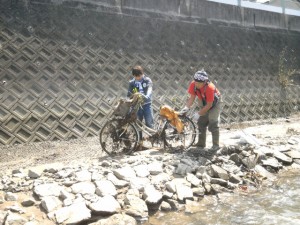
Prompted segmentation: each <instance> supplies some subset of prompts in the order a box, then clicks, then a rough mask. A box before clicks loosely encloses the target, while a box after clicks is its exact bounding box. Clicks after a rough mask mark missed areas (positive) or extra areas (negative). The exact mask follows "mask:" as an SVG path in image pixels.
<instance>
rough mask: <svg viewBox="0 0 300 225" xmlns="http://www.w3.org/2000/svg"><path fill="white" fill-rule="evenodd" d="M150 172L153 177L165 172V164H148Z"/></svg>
mask: <svg viewBox="0 0 300 225" xmlns="http://www.w3.org/2000/svg"><path fill="white" fill-rule="evenodd" d="M148 170H149V172H150V174H151V175H157V174H159V173H162V172H163V163H161V162H153V163H150V164H148Z"/></svg>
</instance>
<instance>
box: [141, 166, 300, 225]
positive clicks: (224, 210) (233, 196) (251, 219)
mask: <svg viewBox="0 0 300 225" xmlns="http://www.w3.org/2000/svg"><path fill="white" fill-rule="evenodd" d="M205 202H206V203H205V204H201V205H199V206H197V207H196V211H197V212H195V213H184V212H170V213H161V212H160V213H157V214H155V215H154V216H153V217H151V218H150V219H149V221H148V222H147V223H145V224H147V225H201V224H205V225H209V224H214V225H216V224H220V225H221V224H222V225H226V224H231V225H232V224H251V225H253V224H264V225H271V224H284V225H286V224H291V225H294V224H295V225H296V224H297V225H299V224H300V171H293V172H291V171H290V172H285V173H282V174H281V175H280V176H279V178H278V180H277V181H276V182H275V183H273V184H272V185H270V186H268V187H263V188H261V190H259V191H255V192H252V193H241V192H239V193H230V194H222V195H221V196H220V198H218V199H217V198H214V197H210V199H209V201H205ZM200 203H201V202H200Z"/></svg>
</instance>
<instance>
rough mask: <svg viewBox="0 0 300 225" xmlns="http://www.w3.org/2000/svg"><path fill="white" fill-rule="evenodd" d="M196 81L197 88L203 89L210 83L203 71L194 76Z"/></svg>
mask: <svg viewBox="0 0 300 225" xmlns="http://www.w3.org/2000/svg"><path fill="white" fill-rule="evenodd" d="M194 81H195V85H196V88H201V87H203V86H204V85H205V83H206V82H208V81H209V80H208V75H207V73H206V72H205V71H204V70H203V69H202V70H199V71H197V72H196V73H195V75H194Z"/></svg>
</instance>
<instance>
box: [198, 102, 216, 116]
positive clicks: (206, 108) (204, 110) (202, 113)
mask: <svg viewBox="0 0 300 225" xmlns="http://www.w3.org/2000/svg"><path fill="white" fill-rule="evenodd" d="M212 105H213V102H207V104H206V106H204V107H203V108H202V109H201V110H200V112H199V115H200V116H204V115H205V114H206V113H207V112H208V110H210V108H211V107H212Z"/></svg>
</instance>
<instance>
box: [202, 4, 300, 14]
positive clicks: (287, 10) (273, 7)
mask: <svg viewBox="0 0 300 225" xmlns="http://www.w3.org/2000/svg"><path fill="white" fill-rule="evenodd" d="M208 1H211V2H219V3H223V4H229V5H236V6H240V7H244V8H252V9H259V10H265V11H271V12H276V13H283V14H286V15H292V16H300V1H298V0H208Z"/></svg>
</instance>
